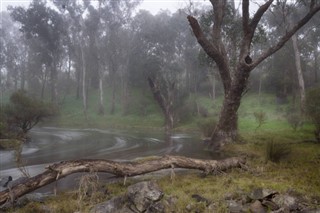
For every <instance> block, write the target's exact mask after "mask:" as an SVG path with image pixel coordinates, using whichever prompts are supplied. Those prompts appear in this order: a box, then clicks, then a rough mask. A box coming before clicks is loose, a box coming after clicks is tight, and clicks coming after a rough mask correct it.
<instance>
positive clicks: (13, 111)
mask: <svg viewBox="0 0 320 213" xmlns="http://www.w3.org/2000/svg"><path fill="white" fill-rule="evenodd" d="M55 112H56V111H55V109H54V107H53V106H52V105H50V104H47V103H43V102H42V101H40V100H37V99H35V98H31V97H29V96H28V95H27V94H26V92H25V91H22V90H19V91H17V92H15V93H13V94H12V95H11V97H10V103H9V104H7V106H6V107H5V110H4V113H5V116H6V122H7V126H8V128H9V130H10V131H11V132H17V133H19V131H22V133H23V134H26V133H27V132H28V131H29V130H30V129H31V128H32V127H34V126H35V125H36V124H37V123H39V122H40V121H42V120H43V119H44V118H46V117H49V116H52V115H54V114H55Z"/></svg>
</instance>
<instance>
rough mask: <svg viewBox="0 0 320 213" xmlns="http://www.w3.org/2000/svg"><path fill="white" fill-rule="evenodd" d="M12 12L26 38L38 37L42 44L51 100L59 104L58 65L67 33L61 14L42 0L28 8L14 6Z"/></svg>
mask: <svg viewBox="0 0 320 213" xmlns="http://www.w3.org/2000/svg"><path fill="white" fill-rule="evenodd" d="M10 12H11V16H12V17H13V19H14V20H16V21H18V22H20V23H21V29H20V30H21V31H22V32H23V34H24V35H25V36H26V38H27V39H36V40H37V42H38V44H39V45H42V52H41V54H42V55H43V56H45V57H46V59H47V60H46V64H45V65H46V66H47V67H48V68H50V83H51V101H52V102H53V103H54V104H58V88H57V81H58V65H59V62H60V59H61V58H60V57H61V53H62V45H61V43H62V37H63V36H64V34H65V28H64V23H63V19H62V17H61V15H60V14H59V13H58V12H57V11H55V10H53V9H52V8H50V7H48V6H47V4H46V1H42V0H41V1H36V0H34V1H33V2H31V4H30V6H29V7H28V9H25V8H23V7H14V8H11V9H10Z"/></svg>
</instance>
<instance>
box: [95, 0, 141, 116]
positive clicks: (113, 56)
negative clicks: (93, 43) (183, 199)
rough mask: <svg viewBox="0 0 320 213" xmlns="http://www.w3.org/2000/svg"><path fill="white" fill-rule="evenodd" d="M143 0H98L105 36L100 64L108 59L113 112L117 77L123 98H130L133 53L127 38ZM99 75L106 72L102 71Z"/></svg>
mask: <svg viewBox="0 0 320 213" xmlns="http://www.w3.org/2000/svg"><path fill="white" fill-rule="evenodd" d="M139 3H140V1H129V0H119V1H102V0H101V1H99V8H98V15H99V17H100V23H101V24H100V28H101V29H102V36H101V39H100V40H101V41H100V44H101V45H99V46H100V48H101V49H100V53H101V56H100V58H101V60H100V61H101V63H103V62H102V61H103V60H105V61H106V63H105V65H106V66H105V67H106V69H107V70H108V72H107V73H108V77H109V83H110V84H111V94H112V97H111V103H110V113H111V114H113V113H114V112H115V103H116V89H117V78H118V77H120V80H121V82H122V84H121V85H122V91H123V92H122V94H123V95H122V96H123V99H126V97H127V89H126V88H127V85H126V82H127V81H125V79H126V78H125V76H127V70H128V61H129V55H128V53H129V52H130V50H129V47H130V37H128V31H129V29H130V28H129V25H130V23H131V20H132V13H133V11H134V9H135V8H136V6H137V5H138V4H139ZM100 75H104V74H103V73H101V72H100Z"/></svg>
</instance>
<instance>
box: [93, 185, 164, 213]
mask: <svg viewBox="0 0 320 213" xmlns="http://www.w3.org/2000/svg"><path fill="white" fill-rule="evenodd" d="M162 197H163V192H162V191H161V189H160V188H159V186H158V185H157V184H156V183H154V182H150V181H144V182H140V183H137V184H134V185H131V186H129V187H128V189H127V192H126V194H125V195H123V196H119V197H115V198H112V199H111V200H108V201H106V202H103V203H100V204H97V205H96V206H94V207H93V208H92V209H91V211H90V213H137V212H146V213H162V212H165V205H164V204H163V202H161V201H160V200H161V199H162Z"/></svg>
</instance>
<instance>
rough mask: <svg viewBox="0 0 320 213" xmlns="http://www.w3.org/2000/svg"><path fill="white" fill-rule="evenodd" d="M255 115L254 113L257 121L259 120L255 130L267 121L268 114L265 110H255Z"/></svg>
mask: <svg viewBox="0 0 320 213" xmlns="http://www.w3.org/2000/svg"><path fill="white" fill-rule="evenodd" d="M253 115H254V117H255V119H256V121H257V122H258V126H257V127H256V129H255V131H257V129H258V128H260V127H261V126H262V125H263V124H265V123H266V120H267V115H266V113H265V112H263V111H260V112H254V113H253Z"/></svg>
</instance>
